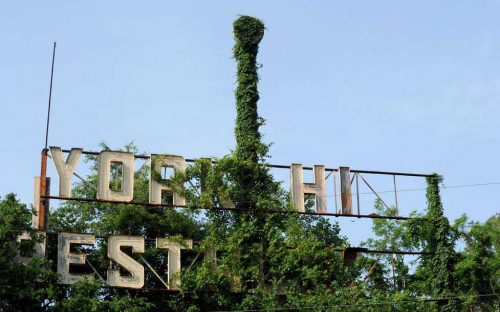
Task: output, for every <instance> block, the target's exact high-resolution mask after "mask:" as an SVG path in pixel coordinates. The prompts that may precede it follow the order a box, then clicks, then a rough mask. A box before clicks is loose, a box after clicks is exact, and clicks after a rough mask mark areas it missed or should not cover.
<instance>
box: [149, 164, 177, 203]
mask: <svg viewBox="0 0 500 312" xmlns="http://www.w3.org/2000/svg"><path fill="white" fill-rule="evenodd" d="M151 164H152V168H151V170H154V171H155V172H156V174H157V175H161V169H162V168H164V167H167V168H173V169H174V171H175V172H184V171H186V161H185V160H184V157H182V156H170V155H153V156H151ZM162 191H169V192H171V191H172V189H171V188H170V187H168V186H166V185H165V184H164V183H161V182H159V181H156V180H155V179H154V178H151V182H150V185H149V202H150V203H152V204H161V203H162V202H161V192H162ZM173 195H174V202H173V204H174V205H180V206H183V205H185V204H186V200H185V199H184V197H182V196H180V195H178V194H175V193H174V194H173Z"/></svg>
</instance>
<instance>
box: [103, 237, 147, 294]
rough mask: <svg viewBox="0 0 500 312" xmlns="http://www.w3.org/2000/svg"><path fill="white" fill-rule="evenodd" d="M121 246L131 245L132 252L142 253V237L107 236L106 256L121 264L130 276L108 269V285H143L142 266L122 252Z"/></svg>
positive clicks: (137, 286) (140, 286)
mask: <svg viewBox="0 0 500 312" xmlns="http://www.w3.org/2000/svg"><path fill="white" fill-rule="evenodd" d="M122 246H128V247H132V252H133V253H144V237H138V236H110V237H109V238H108V258H109V259H110V260H112V261H114V262H115V263H117V264H119V265H121V266H122V267H124V268H125V270H127V271H128V272H129V273H130V275H131V276H121V275H120V271H119V270H111V269H108V285H110V286H118V287H129V288H142V287H143V286H144V267H143V266H142V265H141V264H140V263H138V262H137V261H135V260H134V259H132V258H131V257H130V256H129V255H127V254H126V253H124V252H123V251H122V250H121V249H120V248H121V247H122Z"/></svg>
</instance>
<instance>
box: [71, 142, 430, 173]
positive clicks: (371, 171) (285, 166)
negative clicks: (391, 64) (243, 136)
mask: <svg viewBox="0 0 500 312" xmlns="http://www.w3.org/2000/svg"><path fill="white" fill-rule="evenodd" d="M62 151H63V152H65V153H69V152H70V151H71V150H68V149H63V150H62ZM83 154H85V155H94V156H98V155H99V152H91V151H83ZM135 158H139V159H150V158H151V156H150V155H142V154H136V155H135ZM185 160H186V162H195V161H196V159H190V158H186V159H185ZM266 166H268V167H271V168H277V169H290V168H291V166H290V165H275V164H266ZM302 169H304V170H314V167H306V166H304V167H302ZM325 171H327V172H338V169H337V168H325ZM351 172H352V173H366V174H382V175H397V176H408V177H423V178H425V177H431V176H432V175H431V174H426V173H409V172H394V171H376V170H354V169H352V170H351Z"/></svg>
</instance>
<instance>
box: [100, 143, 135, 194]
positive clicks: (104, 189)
mask: <svg viewBox="0 0 500 312" xmlns="http://www.w3.org/2000/svg"><path fill="white" fill-rule="evenodd" d="M112 162H117V163H121V164H122V166H123V167H122V174H123V179H122V183H121V185H122V188H121V191H112V190H111V189H110V188H109V173H110V171H111V163H112ZM97 198H99V199H105V200H115V201H127V202H128V201H131V200H132V199H133V198H134V154H133V153H126V152H111V151H102V152H101V153H100V154H99V182H98V188H97Z"/></svg>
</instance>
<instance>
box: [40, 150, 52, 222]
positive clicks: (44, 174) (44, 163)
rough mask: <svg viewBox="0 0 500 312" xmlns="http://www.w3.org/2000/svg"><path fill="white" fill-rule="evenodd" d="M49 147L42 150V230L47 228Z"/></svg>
mask: <svg viewBox="0 0 500 312" xmlns="http://www.w3.org/2000/svg"><path fill="white" fill-rule="evenodd" d="M48 151H49V150H48V149H47V148H44V149H43V150H42V161H41V166H40V204H39V207H40V209H39V211H38V229H39V230H40V231H42V232H43V231H45V230H47V224H46V223H47V220H46V209H47V199H48V198H47V197H46V195H48V194H47V153H48Z"/></svg>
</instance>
